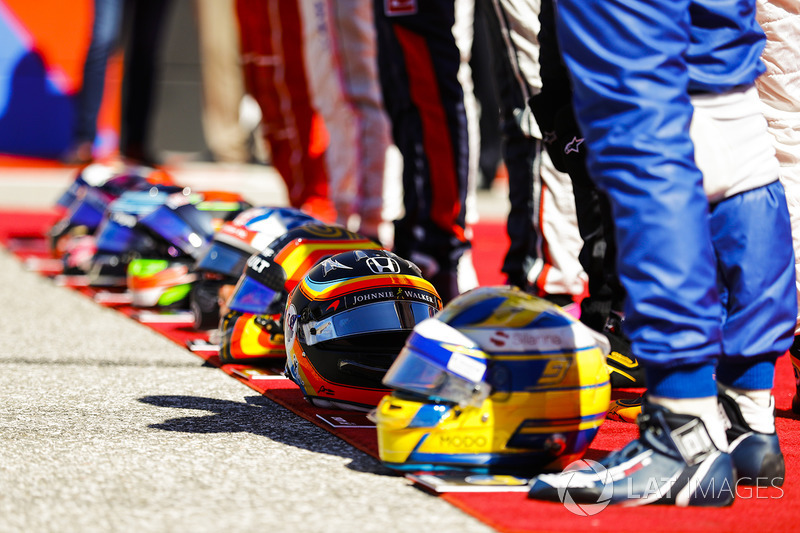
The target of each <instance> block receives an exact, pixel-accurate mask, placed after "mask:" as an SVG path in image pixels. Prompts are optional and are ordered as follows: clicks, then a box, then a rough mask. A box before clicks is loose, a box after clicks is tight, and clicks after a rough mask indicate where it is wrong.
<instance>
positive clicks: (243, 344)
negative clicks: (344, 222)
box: [220, 224, 380, 363]
mask: <svg viewBox="0 0 800 533" xmlns="http://www.w3.org/2000/svg"><path fill="white" fill-rule="evenodd" d="M361 249H374V250H377V249H380V246H379V245H378V244H377V243H375V242H374V241H372V240H370V239H367V238H366V237H363V236H361V235H359V234H357V233H353V232H351V231H347V230H345V229H343V228H340V227H338V226H328V225H326V224H307V225H303V226H299V227H296V228H294V229H292V230H290V231H289V232H287V233H286V234H285V235H282V236H280V237H278V238H277V239H275V240H274V241H273V242H272V243H271V244H270V245H269V246H268V247H267V248H266V249H265V250H264V251H263V252H261V253H257V254H254V255H252V256H250V258H249V259H248V260H247V265H246V267H245V269H244V274H242V276H241V277H240V278H239V281H238V283H237V284H236V288H235V289H234V290H233V293H232V295H231V296H230V298H229V299H228V300H227V302H226V304H225V308H226V309H225V312H224V313H223V314H222V320H221V322H220V333H221V334H222V342H221V346H220V359H221V360H222V362H223V363H234V362H236V363H241V362H243V361H248V362H253V361H254V360H258V359H263V358H270V357H283V356H284V355H285V354H286V348H285V346H284V340H283V325H282V319H283V311H284V307H285V305H286V300H287V298H288V296H289V292H290V291H291V290H292V289H293V288H294V287H295V285H297V283H298V282H299V281H300V279H301V278H302V277H303V275H305V274H306V272H307V271H308V270H309V269H311V268H312V267H313V266H314V265H316V264H317V263H318V262H319V261H321V260H323V259H325V258H327V257H330V256H332V255H335V254H338V253H340V252H342V251H345V250H361Z"/></svg>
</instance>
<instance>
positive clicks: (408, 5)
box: [383, 0, 417, 17]
mask: <svg viewBox="0 0 800 533" xmlns="http://www.w3.org/2000/svg"><path fill="white" fill-rule="evenodd" d="M383 12H384V13H386V16H387V17H396V16H398V15H413V14H415V13H416V12H417V0H384V9H383Z"/></svg>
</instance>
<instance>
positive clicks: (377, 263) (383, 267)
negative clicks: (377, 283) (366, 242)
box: [367, 257, 400, 274]
mask: <svg viewBox="0 0 800 533" xmlns="http://www.w3.org/2000/svg"><path fill="white" fill-rule="evenodd" d="M367 266H368V267H369V269H370V270H371V271H373V272H374V273H376V274H399V273H400V264H399V263H398V262H397V261H395V260H394V259H392V258H391V257H370V258H369V259H367Z"/></svg>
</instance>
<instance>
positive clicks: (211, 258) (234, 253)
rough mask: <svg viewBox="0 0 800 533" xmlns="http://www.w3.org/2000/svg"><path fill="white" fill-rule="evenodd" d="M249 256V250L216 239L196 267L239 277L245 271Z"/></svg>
mask: <svg viewBox="0 0 800 533" xmlns="http://www.w3.org/2000/svg"><path fill="white" fill-rule="evenodd" d="M248 257H250V254H249V253H247V252H244V251H242V250H238V249H236V248H234V247H233V246H228V245H227V244H224V243H221V242H218V241H214V242H213V243H212V244H211V247H210V248H209V249H208V251H207V252H206V254H205V255H204V256H203V257H202V258H201V259H200V261H198V263H197V266H196V267H195V268H196V269H197V270H206V271H208V272H216V273H217V274H223V275H225V276H230V277H232V278H236V279H238V278H239V276H241V275H242V272H244V266H245V264H247V258H248Z"/></svg>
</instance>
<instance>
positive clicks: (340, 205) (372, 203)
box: [300, 0, 391, 237]
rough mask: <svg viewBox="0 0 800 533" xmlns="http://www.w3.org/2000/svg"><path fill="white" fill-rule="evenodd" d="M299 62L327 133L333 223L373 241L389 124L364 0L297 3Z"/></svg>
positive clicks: (370, 18) (370, 17)
mask: <svg viewBox="0 0 800 533" xmlns="http://www.w3.org/2000/svg"><path fill="white" fill-rule="evenodd" d="M300 7H301V13H302V19H303V28H304V40H305V45H306V46H305V61H306V65H307V72H308V80H309V83H310V86H311V94H312V99H313V102H314V106H315V108H316V109H317V110H319V112H320V113H321V114H322V116H323V118H324V120H325V125H326V126H327V129H328V132H329V134H330V144H329V146H328V151H327V153H326V160H327V163H328V176H329V177H330V194H331V199H332V201H333V203H334V206H335V207H336V211H337V214H338V222H339V223H340V224H342V225H345V226H347V224H348V220H349V219H350V216H351V215H358V217H359V219H360V226H359V227H358V229H359V231H360V232H361V233H363V234H365V235H368V236H370V237H377V236H378V226H379V224H380V223H381V221H382V219H381V210H382V207H383V174H384V164H385V159H386V150H387V149H388V148H389V144H390V142H391V141H390V134H389V121H388V118H387V117H386V113H385V112H384V110H383V99H382V96H381V90H380V82H379V81H378V64H377V45H376V38H375V24H374V13H373V9H372V3H371V1H370V0H302V1H301V2H300Z"/></svg>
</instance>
